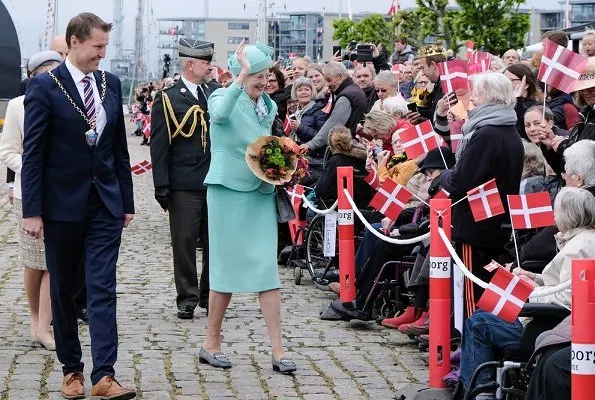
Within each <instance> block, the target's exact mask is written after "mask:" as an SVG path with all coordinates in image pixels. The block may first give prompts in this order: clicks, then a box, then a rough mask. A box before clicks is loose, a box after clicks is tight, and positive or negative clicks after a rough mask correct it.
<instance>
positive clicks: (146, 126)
mask: <svg viewBox="0 0 595 400" xmlns="http://www.w3.org/2000/svg"><path fill="white" fill-rule="evenodd" d="M143 135H145V137H147V138H148V137H149V136H151V115H147V116H146V117H143Z"/></svg>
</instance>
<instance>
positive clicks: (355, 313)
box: [331, 300, 372, 321]
mask: <svg viewBox="0 0 595 400" xmlns="http://www.w3.org/2000/svg"><path fill="white" fill-rule="evenodd" d="M345 304H346V303H341V300H335V301H333V302H332V303H331V308H332V309H333V311H335V312H336V313H337V314H339V315H340V316H341V318H342V319H343V320H345V321H351V320H352V319H358V320H360V321H370V320H372V314H371V313H370V312H369V311H366V310H364V311H362V310H357V309H347V308H346V307H345Z"/></svg>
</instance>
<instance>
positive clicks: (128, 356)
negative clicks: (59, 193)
mask: <svg viewBox="0 0 595 400" xmlns="http://www.w3.org/2000/svg"><path fill="white" fill-rule="evenodd" d="M139 142H140V139H139V138H137V137H129V148H130V153H131V160H132V163H133V164H134V163H137V162H139V161H142V160H145V159H149V158H150V157H149V148H148V147H146V146H139ZM4 171H5V168H4V166H2V165H0V175H2V179H4ZM133 179H134V186H135V200H136V212H137V214H136V216H135V218H134V220H133V221H132V225H131V226H130V227H129V228H128V229H126V230H125V232H124V237H123V240H122V248H121V251H120V258H119V268H118V288H117V290H118V322H119V332H120V348H119V357H118V363H117V364H116V371H117V378H118V379H119V380H120V381H121V382H123V383H125V384H129V385H132V386H133V387H134V388H136V389H137V390H138V393H139V395H138V396H137V398H139V399H159V400H165V399H177V400H185V399H222V398H228V399H255V400H265V399H312V400H314V399H318V400H323V399H325V400H326V399H329V400H331V399H354V400H355V399H375V400H384V399H392V398H393V397H394V396H395V393H396V391H397V390H399V389H401V388H402V387H403V386H405V385H406V384H408V383H411V382H424V381H426V380H427V367H426V366H425V365H424V363H423V361H422V359H421V357H420V356H419V353H418V352H417V350H416V349H415V347H414V346H413V345H411V344H409V340H408V339H407V338H406V337H404V336H403V335H400V334H399V333H396V332H394V331H392V330H388V329H384V328H382V327H380V326H378V325H376V324H374V323H367V324H363V323H352V324H348V323H345V322H329V321H321V320H320V319H319V318H318V313H319V311H320V310H321V308H322V307H323V306H325V305H328V303H329V301H330V300H332V299H334V295H331V294H329V293H327V292H323V291H320V290H318V289H316V288H315V287H314V286H313V285H312V284H311V283H308V280H307V279H304V281H305V282H304V284H303V285H302V286H296V285H294V283H293V271H290V270H288V269H284V268H282V269H281V271H280V272H281V281H282V285H283V286H284V289H283V297H284V300H285V301H284V303H283V310H282V316H283V333H284V343H285V345H286V346H287V347H288V349H289V355H290V356H291V357H292V358H293V360H294V361H295V362H296V364H297V365H298V368H299V371H298V372H297V373H296V374H295V376H293V377H292V376H283V375H279V374H276V373H273V372H272V369H271V363H270V355H269V353H268V350H269V345H268V339H267V334H266V329H265V325H264V321H263V319H262V317H261V314H260V312H259V307H258V300H257V297H256V296H255V295H237V296H234V297H233V299H232V303H231V306H230V309H229V311H228V313H227V318H226V321H225V323H224V327H223V343H224V347H223V351H225V352H226V353H227V355H228V356H229V358H230V359H231V360H232V362H233V363H234V367H233V368H232V369H230V370H227V371H221V370H215V369H212V368H210V367H208V366H204V365H202V364H199V362H198V349H199V348H200V345H201V343H202V340H203V335H204V330H205V325H206V316H205V314H204V313H203V312H202V310H201V311H198V310H199V309H197V311H198V312H197V316H196V317H195V319H194V320H192V321H182V320H179V319H177V318H176V316H175V301H174V300H175V288H174V280H173V272H172V271H173V267H172V255H171V247H170V239H169V228H168V221H167V214H165V213H164V212H163V211H162V210H161V209H160V208H159V206H158V204H157V202H156V201H155V200H154V199H153V185H152V180H151V174H150V173H146V174H144V175H140V176H134V177H133ZM0 190H1V194H2V196H1V199H0V304H1V306H0V400H8V399H10V400H31V399H52V400H53V399H58V398H60V396H59V390H60V385H61V381H62V373H61V365H60V364H59V362H58V361H57V359H56V357H55V353H53V352H48V351H45V350H42V349H36V348H32V347H31V346H30V345H29V342H28V336H29V320H28V311H27V300H26V297H25V293H24V290H23V284H22V271H21V269H20V268H19V267H18V266H17V264H16V253H17V242H16V218H15V216H14V215H13V213H12V208H11V206H10V204H9V203H8V201H7V199H6V196H5V193H6V187H5V186H4V184H3V182H2V185H0ZM80 336H81V338H82V339H81V340H82V343H83V346H84V347H83V354H84V361H85V363H86V365H87V368H86V371H85V373H86V376H87V393H89V390H90V381H89V377H88V376H89V374H90V371H91V368H90V367H91V360H90V347H89V335H88V330H87V327H86V326H84V325H81V326H80Z"/></svg>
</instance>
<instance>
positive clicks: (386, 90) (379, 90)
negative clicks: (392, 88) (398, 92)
mask: <svg viewBox="0 0 595 400" xmlns="http://www.w3.org/2000/svg"><path fill="white" fill-rule="evenodd" d="M384 92H388V89H376V93H384Z"/></svg>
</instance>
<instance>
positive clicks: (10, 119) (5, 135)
mask: <svg viewBox="0 0 595 400" xmlns="http://www.w3.org/2000/svg"><path fill="white" fill-rule="evenodd" d="M24 100H25V96H19V97H16V98H14V99H12V100H10V101H9V102H8V106H7V108H6V117H5V118H4V129H3V131H2V136H0V162H2V163H4V164H6V166H7V167H8V168H10V169H11V170H13V171H14V172H15V178H14V197H16V198H17V199H21V198H22V196H21V166H22V164H23V161H22V154H23V131H24V129H23V123H24V119H25V107H24V105H23V102H24Z"/></svg>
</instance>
